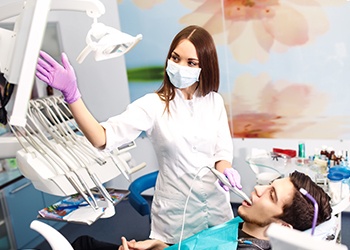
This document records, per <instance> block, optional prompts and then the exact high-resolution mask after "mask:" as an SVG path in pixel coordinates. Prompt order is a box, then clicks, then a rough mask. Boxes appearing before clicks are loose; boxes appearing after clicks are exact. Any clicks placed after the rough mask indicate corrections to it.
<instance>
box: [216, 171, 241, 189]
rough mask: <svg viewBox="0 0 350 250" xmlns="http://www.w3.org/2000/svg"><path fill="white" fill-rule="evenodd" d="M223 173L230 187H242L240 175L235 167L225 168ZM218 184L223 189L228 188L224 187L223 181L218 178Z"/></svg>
mask: <svg viewBox="0 0 350 250" xmlns="http://www.w3.org/2000/svg"><path fill="white" fill-rule="evenodd" d="M224 175H225V176H226V177H227V179H228V181H229V182H230V183H231V185H232V187H237V188H238V189H239V190H241V189H242V185H241V176H240V174H239V173H238V171H237V170H236V169H234V168H225V170H224ZM219 184H220V186H221V187H222V188H223V189H224V190H225V191H228V190H229V188H228V187H226V185H225V184H224V183H222V182H221V181H220V180H219Z"/></svg>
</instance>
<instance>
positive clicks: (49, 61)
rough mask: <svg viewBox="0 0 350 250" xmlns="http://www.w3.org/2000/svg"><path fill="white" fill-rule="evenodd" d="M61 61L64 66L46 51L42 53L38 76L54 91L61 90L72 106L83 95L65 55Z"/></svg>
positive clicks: (63, 54)
mask: <svg viewBox="0 0 350 250" xmlns="http://www.w3.org/2000/svg"><path fill="white" fill-rule="evenodd" d="M61 60H62V65H63V66H62V65H61V64H59V63H58V62H56V61H55V59H53V58H52V57H51V56H50V55H48V54H47V53H45V52H44V51H40V57H39V58H38V63H37V66H36V76H37V77H38V78H39V79H40V80H42V81H44V82H46V83H47V84H48V85H49V86H51V87H53V88H54V89H57V90H60V91H61V92H62V94H63V96H64V100H65V101H66V102H67V103H68V104H71V103H73V102H75V101H76V100H78V99H79V98H80V97H81V95H80V92H79V89H78V85H77V78H76V76H75V72H74V69H73V67H72V65H70V63H69V61H68V57H67V55H66V54H65V53H62V56H61Z"/></svg>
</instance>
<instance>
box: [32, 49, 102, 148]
mask: <svg viewBox="0 0 350 250" xmlns="http://www.w3.org/2000/svg"><path fill="white" fill-rule="evenodd" d="M61 60H62V65H61V64H59V63H58V62H56V61H55V59H53V58H52V57H51V56H50V55H48V54H47V53H45V52H44V51H40V57H39V58H38V63H37V68H36V76H37V77H38V78H39V79H40V80H42V81H44V82H46V83H47V84H48V85H49V86H51V87H53V88H54V89H57V90H60V91H61V92H62V94H63V96H64V100H65V101H66V102H67V103H68V105H69V108H70V110H71V112H72V114H73V117H74V119H75V121H76V122H77V124H78V126H79V128H80V129H81V130H82V132H83V133H84V135H85V136H86V138H87V139H88V140H89V141H90V142H91V144H92V145H93V146H94V147H97V148H104V146H105V145H106V133H105V129H104V128H103V127H102V126H101V125H100V124H99V123H98V121H97V120H96V119H95V118H94V117H93V116H92V114H91V113H90V111H89V110H88V109H87V107H86V106H85V104H84V102H83V101H82V99H81V94H80V92H79V89H78V86H77V79H76V76H75V72H74V69H73V67H72V66H71V65H70V63H69V61H68V58H67V55H66V54H65V53H62V58H61Z"/></svg>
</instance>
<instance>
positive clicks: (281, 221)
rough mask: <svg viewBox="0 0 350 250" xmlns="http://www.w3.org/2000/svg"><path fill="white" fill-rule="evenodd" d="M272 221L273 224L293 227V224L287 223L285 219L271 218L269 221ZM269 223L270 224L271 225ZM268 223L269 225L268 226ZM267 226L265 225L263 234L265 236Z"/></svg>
mask: <svg viewBox="0 0 350 250" xmlns="http://www.w3.org/2000/svg"><path fill="white" fill-rule="evenodd" d="M272 223H275V224H278V225H280V226H284V227H288V228H290V229H293V226H292V225H291V224H289V223H287V222H285V221H283V220H279V219H274V220H273V222H271V224H272ZM271 224H270V225H271ZM270 225H269V226H270ZM268 228H269V227H266V230H265V235H266V236H267V234H266V231H267V229H268Z"/></svg>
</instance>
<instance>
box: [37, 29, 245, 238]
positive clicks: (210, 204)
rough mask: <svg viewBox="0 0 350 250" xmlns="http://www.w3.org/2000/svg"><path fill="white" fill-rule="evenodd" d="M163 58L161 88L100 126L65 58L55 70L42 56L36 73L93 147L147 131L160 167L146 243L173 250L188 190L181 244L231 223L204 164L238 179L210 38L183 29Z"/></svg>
mask: <svg viewBox="0 0 350 250" xmlns="http://www.w3.org/2000/svg"><path fill="white" fill-rule="evenodd" d="M166 59H167V60H166V63H165V68H164V80H163V83H162V85H161V87H160V88H159V90H157V91H156V92H155V93H150V94H146V95H145V96H143V97H141V98H139V99H138V100H136V101H134V102H133V103H131V104H130V105H128V107H127V109H126V111H124V112H123V113H122V114H119V115H116V116H114V117H111V118H109V119H108V120H107V121H105V122H102V123H99V122H98V121H97V120H96V119H95V118H94V117H93V116H92V114H91V113H90V112H89V111H88V109H87V108H86V106H85V104H84V102H83V101H82V99H81V95H80V92H79V89H78V87H77V79H76V76H75V73H74V69H73V68H72V66H71V65H70V64H69V61H68V58H67V56H66V55H65V54H64V53H62V65H60V64H59V63H57V62H56V61H55V60H54V59H53V58H51V57H50V56H49V55H48V54H46V53H45V52H40V58H39V59H38V64H37V73H36V75H37V77H38V78H39V79H41V80H42V81H44V82H46V83H47V84H48V85H50V86H52V87H53V88H55V89H58V90H60V91H61V92H62V94H63V96H64V98H65V101H66V102H67V103H68V104H69V108H70V110H71V111H72V113H73V116H74V118H75V120H76V122H77V123H78V125H79V127H80V129H81V130H82V131H83V133H84V135H85V136H86V137H87V138H88V140H89V141H90V142H91V143H92V145H94V146H95V147H97V148H100V149H103V150H112V149H114V148H115V147H118V146H120V145H122V144H124V143H127V142H129V141H131V140H135V139H136V138H137V137H138V136H139V135H140V133H141V132H143V131H145V132H146V134H147V136H148V137H149V139H150V140H151V142H152V144H153V147H154V149H155V152H156V154H157V159H158V163H159V175H158V179H157V182H156V187H155V192H154V197H153V203H152V222H151V234H150V238H152V239H158V240H161V241H163V242H165V243H167V244H174V243H177V242H178V241H179V239H180V234H181V230H182V215H183V211H184V208H185V202H186V198H187V196H188V194H189V190H190V187H191V186H192V187H193V189H192V194H191V196H190V199H189V203H188V207H187V209H186V224H185V227H184V232H183V238H188V237H189V236H191V235H193V234H195V233H197V232H200V231H202V230H203V229H206V228H209V227H212V226H215V225H218V224H221V223H223V222H225V221H228V220H230V219H231V218H233V212H232V208H231V204H230V200H229V193H228V192H227V190H228V188H227V187H226V186H224V185H223V184H222V183H219V184H220V185H219V184H218V182H217V179H216V177H215V176H214V175H213V174H212V173H211V172H209V170H208V169H207V168H203V167H204V166H208V167H215V168H216V169H217V170H218V171H220V172H222V173H224V174H225V175H226V177H227V178H228V180H229V181H230V183H231V184H232V185H233V186H236V187H238V188H239V189H241V188H242V187H241V184H240V181H241V178H240V175H239V173H238V172H237V171H236V170H235V169H234V168H232V160H233V143H232V138H231V135H230V130H229V126H228V120H227V114H226V110H225V106H224V101H223V99H222V97H221V96H220V95H219V94H218V93H217V91H218V89H219V66H218V58H217V53H216V48H215V44H214V41H213V38H212V37H211V35H210V34H209V33H208V32H207V31H206V30H205V29H203V28H201V27H199V26H188V27H186V28H184V29H183V30H181V31H180V32H179V33H178V34H177V35H176V36H175V37H174V39H173V41H172V43H171V45H170V49H169V52H168V55H167V58H166ZM196 176H197V178H195V177H196ZM220 186H221V187H220ZM223 189H224V190H225V191H226V192H225V191H224V190H223Z"/></svg>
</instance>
